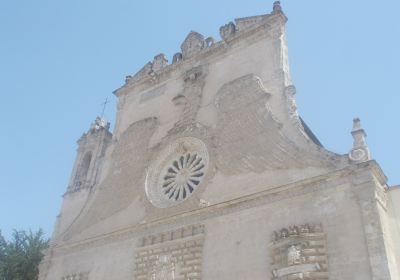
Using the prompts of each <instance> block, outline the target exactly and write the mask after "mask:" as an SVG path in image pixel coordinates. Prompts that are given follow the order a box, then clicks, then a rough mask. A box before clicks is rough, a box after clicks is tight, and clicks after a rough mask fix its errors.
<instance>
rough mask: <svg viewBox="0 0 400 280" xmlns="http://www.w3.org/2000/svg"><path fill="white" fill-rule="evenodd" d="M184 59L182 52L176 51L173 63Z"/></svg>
mask: <svg viewBox="0 0 400 280" xmlns="http://www.w3.org/2000/svg"><path fill="white" fill-rule="evenodd" d="M181 60H182V53H176V54H174V56H173V57H172V64H174V63H177V62H179V61H181Z"/></svg>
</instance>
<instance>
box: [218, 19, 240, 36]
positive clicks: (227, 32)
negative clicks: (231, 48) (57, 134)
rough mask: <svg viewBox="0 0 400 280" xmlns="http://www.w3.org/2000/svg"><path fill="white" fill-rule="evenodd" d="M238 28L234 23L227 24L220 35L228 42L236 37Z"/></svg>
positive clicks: (222, 27) (221, 29) (220, 31)
mask: <svg viewBox="0 0 400 280" xmlns="http://www.w3.org/2000/svg"><path fill="white" fill-rule="evenodd" d="M235 33H236V26H235V24H234V23H233V22H230V23H228V24H225V25H223V26H221V27H220V28H219V34H220V35H221V38H222V40H224V41H226V40H229V39H230V38H232V37H233V36H235Z"/></svg>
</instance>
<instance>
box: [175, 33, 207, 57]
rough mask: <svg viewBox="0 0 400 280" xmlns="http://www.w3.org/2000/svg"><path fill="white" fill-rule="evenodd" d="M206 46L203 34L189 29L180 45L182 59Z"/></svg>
mask: <svg viewBox="0 0 400 280" xmlns="http://www.w3.org/2000/svg"><path fill="white" fill-rule="evenodd" d="M205 47H206V42H205V40H204V36H203V35H201V34H200V33H198V32H195V31H191V32H190V33H189V35H187V37H186V39H185V41H183V43H182V45H181V50H182V57H183V59H185V58H188V57H191V56H192V55H194V54H196V53H198V52H200V51H201V50H202V49H204V48H205Z"/></svg>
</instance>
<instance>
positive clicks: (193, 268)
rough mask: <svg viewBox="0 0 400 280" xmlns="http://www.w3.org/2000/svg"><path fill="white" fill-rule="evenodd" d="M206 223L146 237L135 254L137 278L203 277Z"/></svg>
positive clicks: (178, 279) (194, 279)
mask: <svg viewBox="0 0 400 280" xmlns="http://www.w3.org/2000/svg"><path fill="white" fill-rule="evenodd" d="M203 243H204V226H203V225H191V226H188V227H184V228H179V229H177V230H175V231H171V232H164V233H160V234H157V235H151V236H147V237H143V238H142V240H141V241H140V246H139V250H138V252H137V254H136V265H135V279H137V280H149V279H150V280H200V279H201V262H202V252H203Z"/></svg>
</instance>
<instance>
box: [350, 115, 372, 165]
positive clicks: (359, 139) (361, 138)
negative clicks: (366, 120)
mask: <svg viewBox="0 0 400 280" xmlns="http://www.w3.org/2000/svg"><path fill="white" fill-rule="evenodd" d="M351 134H352V135H353V138H354V143H353V149H351V151H350V153H349V158H350V160H351V161H353V162H364V161H368V160H370V159H371V155H370V152H369V148H368V146H367V143H366V141H365V138H366V136H367V134H366V133H365V131H364V129H363V128H362V126H361V121H360V119H359V118H355V119H354V120H353V129H352V131H351Z"/></svg>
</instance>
